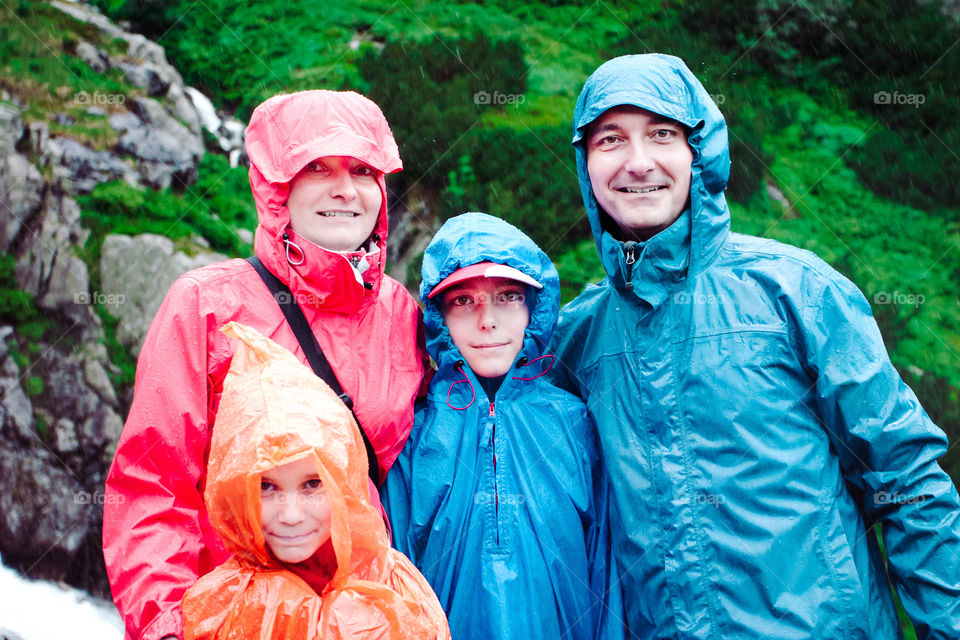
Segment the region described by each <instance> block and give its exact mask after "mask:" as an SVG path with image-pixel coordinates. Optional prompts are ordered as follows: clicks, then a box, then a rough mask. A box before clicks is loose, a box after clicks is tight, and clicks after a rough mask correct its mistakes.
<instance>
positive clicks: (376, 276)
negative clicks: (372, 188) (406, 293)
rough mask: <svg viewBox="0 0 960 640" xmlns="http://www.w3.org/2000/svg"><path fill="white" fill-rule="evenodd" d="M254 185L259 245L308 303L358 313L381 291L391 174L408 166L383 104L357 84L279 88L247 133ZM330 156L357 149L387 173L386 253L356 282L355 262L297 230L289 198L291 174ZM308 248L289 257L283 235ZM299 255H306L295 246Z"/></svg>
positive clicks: (379, 228)
mask: <svg viewBox="0 0 960 640" xmlns="http://www.w3.org/2000/svg"><path fill="white" fill-rule="evenodd" d="M246 149H247V156H248V157H249V158H250V187H251V188H252V190H253V197H254V200H255V202H256V205H257V216H258V218H259V224H258V225H257V229H256V233H255V234H254V250H255V252H256V254H257V256H258V257H259V258H260V260H261V261H262V262H263V263H264V264H265V265H266V267H267V268H268V269H269V270H270V271H271V272H272V273H274V274H275V275H276V276H277V277H278V278H280V279H281V280H283V281H284V282H286V283H287V284H288V285H289V286H290V290H291V291H292V292H293V293H294V294H295V295H298V300H299V301H301V304H310V305H312V306H317V307H324V308H327V309H329V310H332V311H338V312H345V313H349V312H353V311H356V310H357V309H358V308H360V306H361V305H362V304H363V303H364V300H366V299H373V298H375V297H376V294H377V292H378V291H379V288H380V280H381V278H382V277H383V272H384V267H385V261H386V242H387V192H386V182H385V180H384V174H387V173H394V172H396V171H400V170H401V169H402V168H403V164H402V162H401V161H400V154H399V152H398V150H397V143H396V142H395V141H394V139H393V134H392V133H391V131H390V126H389V125H388V124H387V120H386V118H384V117H383V113H382V112H381V111H380V108H379V107H378V106H377V105H376V104H374V103H373V102H372V101H370V100H369V99H367V98H365V97H363V96H361V95H360V94H358V93H353V92H351V91H323V90H314V91H301V92H299V93H292V94H287V95H279V96H274V97H273V98H270V99H269V100H266V101H265V102H263V103H262V104H260V105H259V106H258V107H257V108H256V109H255V110H254V112H253V115H252V116H251V117H250V124H249V125H248V126H247V132H246ZM323 156H352V157H354V158H357V159H358V160H361V161H363V162H365V163H367V164H368V165H370V166H371V167H373V168H374V169H376V170H377V171H379V172H380V175H379V177H378V182H379V184H380V192H381V195H382V202H381V205H380V217H379V219H378V221H377V224H376V226H375V227H374V231H373V241H374V243H376V245H377V246H378V247H379V248H380V251H379V252H374V253H371V254H369V255H368V256H367V258H366V259H367V261H368V262H369V264H370V267H371V268H369V269H367V270H366V271H365V272H364V274H363V280H364V285H361V284H360V283H359V282H357V281H356V278H355V276H354V272H353V267H351V266H350V264H349V261H348V260H347V259H346V258H345V257H344V256H342V255H341V254H338V253H336V252H332V251H327V250H326V249H322V248H321V247H318V246H317V245H315V244H313V243H311V242H310V241H309V240H306V239H305V238H302V237H300V236H298V235H297V234H295V233H294V232H293V230H292V229H291V228H290V212H289V210H288V209H287V206H286V201H287V196H288V194H289V191H290V189H289V184H290V181H291V180H292V179H293V178H294V177H295V176H296V175H297V173H299V172H300V170H301V169H303V167H305V166H306V165H307V163H309V162H311V161H312V160H315V159H316V158H320V157H323ZM285 233H286V234H288V236H289V238H290V240H292V241H293V242H295V243H296V244H297V246H299V247H300V249H301V250H302V252H303V258H304V260H303V263H302V264H299V265H296V266H294V265H291V264H290V263H289V262H288V261H287V258H286V247H285V245H284V241H283V235H284V234H285ZM293 256H295V258H294V261H295V262H296V261H297V259H298V258H299V256H296V251H295V250H294V251H293Z"/></svg>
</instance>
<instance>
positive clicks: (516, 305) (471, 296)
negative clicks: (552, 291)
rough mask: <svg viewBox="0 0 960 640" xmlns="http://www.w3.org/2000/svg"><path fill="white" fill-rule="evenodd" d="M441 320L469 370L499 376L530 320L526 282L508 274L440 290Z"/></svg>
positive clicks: (517, 349) (510, 362)
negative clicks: (509, 277)
mask: <svg viewBox="0 0 960 640" xmlns="http://www.w3.org/2000/svg"><path fill="white" fill-rule="evenodd" d="M440 295H441V296H442V305H441V309H442V310H443V321H444V323H445V324H446V325H447V329H449V330H450V337H451V338H452V339H453V344H455V345H457V347H458V348H459V349H460V353H462V354H463V357H464V358H465V359H466V361H467V364H469V365H470V368H471V369H473V372H474V373H475V374H477V375H478V376H482V377H484V378H496V377H497V376H502V375H504V374H505V373H507V371H509V370H510V367H511V366H512V365H513V361H514V360H516V359H517V354H518V353H520V348H521V347H523V332H524V330H525V329H526V328H527V323H528V322H529V321H530V311H529V309H528V308H527V303H526V295H527V286H526V285H525V284H522V283H520V282H517V281H516V280H510V279H508V278H482V277H478V278H470V279H469V280H464V281H463V282H461V283H459V284H456V285H453V286H452V287H450V288H449V289H447V290H446V291H443V292H442V294H440Z"/></svg>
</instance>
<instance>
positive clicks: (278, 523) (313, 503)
mask: <svg viewBox="0 0 960 640" xmlns="http://www.w3.org/2000/svg"><path fill="white" fill-rule="evenodd" d="M260 503H261V505H262V511H261V516H260V525H261V527H262V528H263V538H264V540H265V541H266V543H267V547H268V548H269V549H270V551H272V552H273V555H274V556H275V557H276V558H277V560H279V561H281V562H286V563H297V562H303V561H304V560H306V559H308V558H310V557H311V556H312V555H313V554H314V553H316V551H317V549H319V548H320V546H321V545H322V544H323V543H324V542H326V541H327V540H328V539H329V538H330V501H329V500H328V499H327V492H326V490H325V489H324V488H323V485H322V483H321V482H320V477H319V475H318V474H317V467H316V462H315V461H314V459H313V458H312V457H306V458H301V459H299V460H296V461H294V462H288V463H287V464H284V465H280V466H279V467H276V468H274V469H271V470H270V471H266V472H264V473H263V474H262V475H261V476H260Z"/></svg>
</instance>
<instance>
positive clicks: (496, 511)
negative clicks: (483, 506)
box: [487, 400, 500, 545]
mask: <svg viewBox="0 0 960 640" xmlns="http://www.w3.org/2000/svg"><path fill="white" fill-rule="evenodd" d="M487 415H488V416H490V417H491V418H496V412H495V411H494V408H493V400H491V401H490V411H489V413H488V414H487ZM496 437H497V422H496V420H494V422H493V430H492V431H491V432H490V449H491V450H492V451H493V517H494V522H495V523H496V527H497V529H496V531H497V544H498V545H499V544H500V489H499V487H498V486H497V447H496Z"/></svg>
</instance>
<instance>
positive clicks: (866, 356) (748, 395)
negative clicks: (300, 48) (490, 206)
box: [553, 54, 960, 640]
mask: <svg viewBox="0 0 960 640" xmlns="http://www.w3.org/2000/svg"><path fill="white" fill-rule="evenodd" d="M573 144H574V147H575V150H576V158H577V170H578V175H579V179H580V188H581V192H582V195H583V200H584V203H585V205H586V210H587V216H588V218H589V221H590V225H591V228H592V230H593V236H594V239H595V241H596V245H597V249H598V251H599V253H600V260H601V262H602V263H603V266H604V269H605V270H606V272H607V277H606V278H605V279H604V280H603V281H602V282H600V283H599V284H598V285H591V286H588V287H587V288H586V289H585V290H584V291H583V293H581V294H580V296H579V297H578V298H577V299H576V300H574V301H573V302H571V303H570V304H569V305H568V306H567V307H565V308H564V311H563V313H562V314H561V319H560V323H559V326H558V328H557V332H556V335H555V349H556V351H555V353H556V356H557V364H556V366H554V368H553V372H554V373H556V374H557V375H558V381H559V382H560V383H561V384H563V385H564V386H566V387H567V388H570V389H573V390H576V391H577V392H578V393H579V394H580V395H581V396H582V397H583V398H584V399H585V400H586V402H587V406H588V407H589V409H590V413H591V415H592V416H593V418H594V420H596V423H597V428H598V430H599V433H600V441H601V445H602V448H603V452H604V458H605V464H606V465H607V467H608V469H609V474H610V478H611V490H612V495H613V499H612V502H611V530H612V534H613V540H614V555H615V556H616V558H617V560H618V562H619V565H620V571H621V575H622V578H623V593H624V602H625V604H626V607H627V621H628V623H629V630H630V637H632V638H716V639H721V638H724V639H725V638H737V639H749V638H803V639H811V638H824V639H826V638H831V639H832V638H847V639H851V638H859V639H864V640H870V639H874V640H879V639H886V638H899V637H901V634H900V626H899V624H898V620H897V614H896V610H895V608H894V604H893V599H892V596H891V591H890V585H889V584H888V574H889V578H890V580H891V581H892V583H893V585H894V586H895V588H896V590H897V592H898V593H899V595H900V598H901V600H902V601H903V605H904V608H905V609H906V611H907V613H908V614H909V615H910V617H911V618H912V620H913V623H914V625H915V627H916V630H917V633H918V636H919V637H920V638H942V639H947V638H951V639H954V640H955V639H956V638H960V501H958V496H957V490H956V488H955V487H954V485H953V483H952V482H951V480H950V478H949V477H948V476H947V475H946V474H945V473H944V472H943V471H942V470H941V469H940V467H939V466H938V465H937V459H938V458H939V457H940V456H942V455H943V454H944V452H945V451H946V445H947V442H946V438H945V436H944V434H943V432H942V431H941V430H940V429H939V428H937V427H936V425H934V424H933V423H932V422H931V421H930V419H929V417H928V416H927V414H926V413H925V412H924V411H923V409H922V407H921V406H920V404H919V402H918V401H917V398H916V396H915V395H914V393H913V392H912V391H911V390H910V389H909V388H908V387H907V386H906V385H905V384H904V383H903V382H902V381H901V379H900V377H899V375H898V374H897V372H896V370H895V369H894V367H893V365H892V364H891V363H890V359H889V357H888V356H887V353H886V350H885V349H884V346H883V341H882V339H881V337H880V333H879V331H878V329H877V325H876V322H874V320H873V318H872V316H871V312H870V306H869V304H868V303H867V301H866V300H865V299H864V297H863V295H862V294H861V293H860V291H859V290H858V289H857V288H856V287H855V286H854V285H853V284H851V283H850V282H849V281H848V280H847V279H846V278H844V277H843V276H841V275H840V274H839V273H837V272H836V271H834V270H833V269H831V268H830V267H829V266H828V265H826V264H825V263H824V262H823V261H822V260H820V259H818V258H817V257H816V256H815V255H813V254H811V253H810V252H808V251H803V250H801V249H797V248H795V247H791V246H787V245H783V244H780V243H778V242H774V241H771V240H765V239H762V238H755V237H750V236H744V235H740V234H735V233H731V232H730V212H729V209H728V208H727V204H726V201H725V199H724V195H723V190H724V188H725V186H726V183H727V178H728V175H729V169H730V161H729V156H728V143H727V131H726V125H725V123H724V120H723V116H722V115H721V114H720V112H719V110H718V109H717V107H716V105H715V104H714V103H713V101H712V100H711V98H710V96H709V95H707V93H706V91H705V90H704V88H703V87H702V86H701V84H700V83H699V82H698V81H697V79H696V78H695V77H694V76H693V74H692V73H691V72H690V71H689V69H687V67H686V66H685V65H684V64H683V62H682V61H681V60H679V59H677V58H674V57H671V56H663V55H658V54H648V55H638V56H624V57H621V58H616V59H614V60H611V61H609V62H607V63H605V64H604V65H602V66H601V67H600V68H599V69H597V70H596V71H595V72H594V74H593V75H591V76H590V78H589V79H588V80H587V82H586V85H585V86H584V88H583V90H582V92H581V94H580V98H579V100H578V101H577V107H576V111H575V114H574V138H573ZM875 524H879V525H880V528H881V533H882V536H883V540H884V543H885V545H886V550H887V554H888V559H889V566H888V567H887V568H885V567H884V562H883V559H882V557H881V553H880V549H879V545H878V543H877V538H876V536H875V535H874V532H873V530H872V527H873V526H874V525H875Z"/></svg>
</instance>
